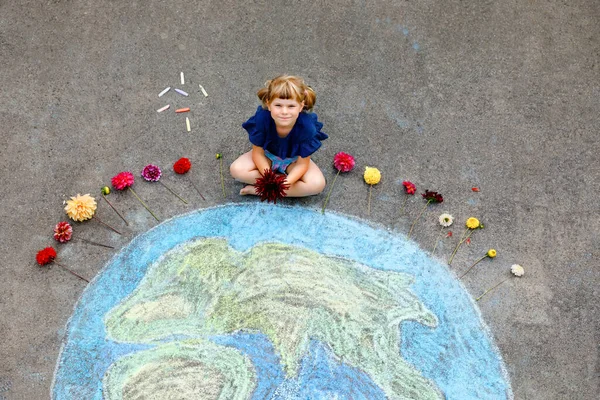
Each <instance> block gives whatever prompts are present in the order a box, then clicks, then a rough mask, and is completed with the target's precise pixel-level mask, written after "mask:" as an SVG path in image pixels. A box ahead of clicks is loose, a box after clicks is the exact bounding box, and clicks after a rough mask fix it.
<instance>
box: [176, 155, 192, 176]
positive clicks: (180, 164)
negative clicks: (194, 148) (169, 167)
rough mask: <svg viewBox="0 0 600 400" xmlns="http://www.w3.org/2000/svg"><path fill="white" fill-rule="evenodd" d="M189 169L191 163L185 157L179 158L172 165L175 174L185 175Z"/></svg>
mask: <svg viewBox="0 0 600 400" xmlns="http://www.w3.org/2000/svg"><path fill="white" fill-rule="evenodd" d="M190 168H192V163H191V161H190V159H189V158H185V157H181V158H180V159H179V160H177V161H175V164H173V171H175V173H176V174H185V173H186V172H188V171H189V170H190Z"/></svg>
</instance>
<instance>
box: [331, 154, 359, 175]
mask: <svg viewBox="0 0 600 400" xmlns="http://www.w3.org/2000/svg"><path fill="white" fill-rule="evenodd" d="M354 164H355V162H354V157H352V156H351V155H350V154H348V153H344V152H343V151H340V152H339V153H337V154H336V155H335V156H334V157H333V166H334V167H335V169H337V170H338V171H340V172H350V171H352V169H354Z"/></svg>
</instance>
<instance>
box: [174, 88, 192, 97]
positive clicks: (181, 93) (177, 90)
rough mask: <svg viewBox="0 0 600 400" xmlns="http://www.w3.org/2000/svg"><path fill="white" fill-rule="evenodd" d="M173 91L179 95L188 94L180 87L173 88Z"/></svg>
mask: <svg viewBox="0 0 600 400" xmlns="http://www.w3.org/2000/svg"><path fill="white" fill-rule="evenodd" d="M175 91H176V92H177V93H179V94H180V95H182V96H189V95H188V94H187V93H186V92H184V91H183V90H181V89H175Z"/></svg>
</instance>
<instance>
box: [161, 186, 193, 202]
mask: <svg viewBox="0 0 600 400" xmlns="http://www.w3.org/2000/svg"><path fill="white" fill-rule="evenodd" d="M158 183H160V184H161V185H163V186H164V187H165V188H166V189H167V190H168V191H169V192H171V193H173V194H174V195H175V196H176V197H177V198H178V199H179V200H181V201H183V202H184V203H185V204H187V203H188V202H187V201H186V200H184V199H182V198H181V196H179V195H178V194H177V193H175V192H174V191H173V189H171V188H170V187H168V186H167V185H165V184H164V183H163V182H162V181H158Z"/></svg>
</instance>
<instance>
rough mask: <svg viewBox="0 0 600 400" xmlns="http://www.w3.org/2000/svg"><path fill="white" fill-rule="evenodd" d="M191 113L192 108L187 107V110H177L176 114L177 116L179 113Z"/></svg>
mask: <svg viewBox="0 0 600 400" xmlns="http://www.w3.org/2000/svg"><path fill="white" fill-rule="evenodd" d="M189 111H190V108H189V107H186V108H178V109H177V110H175V112H176V113H177V114H179V113H184V112H189Z"/></svg>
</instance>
